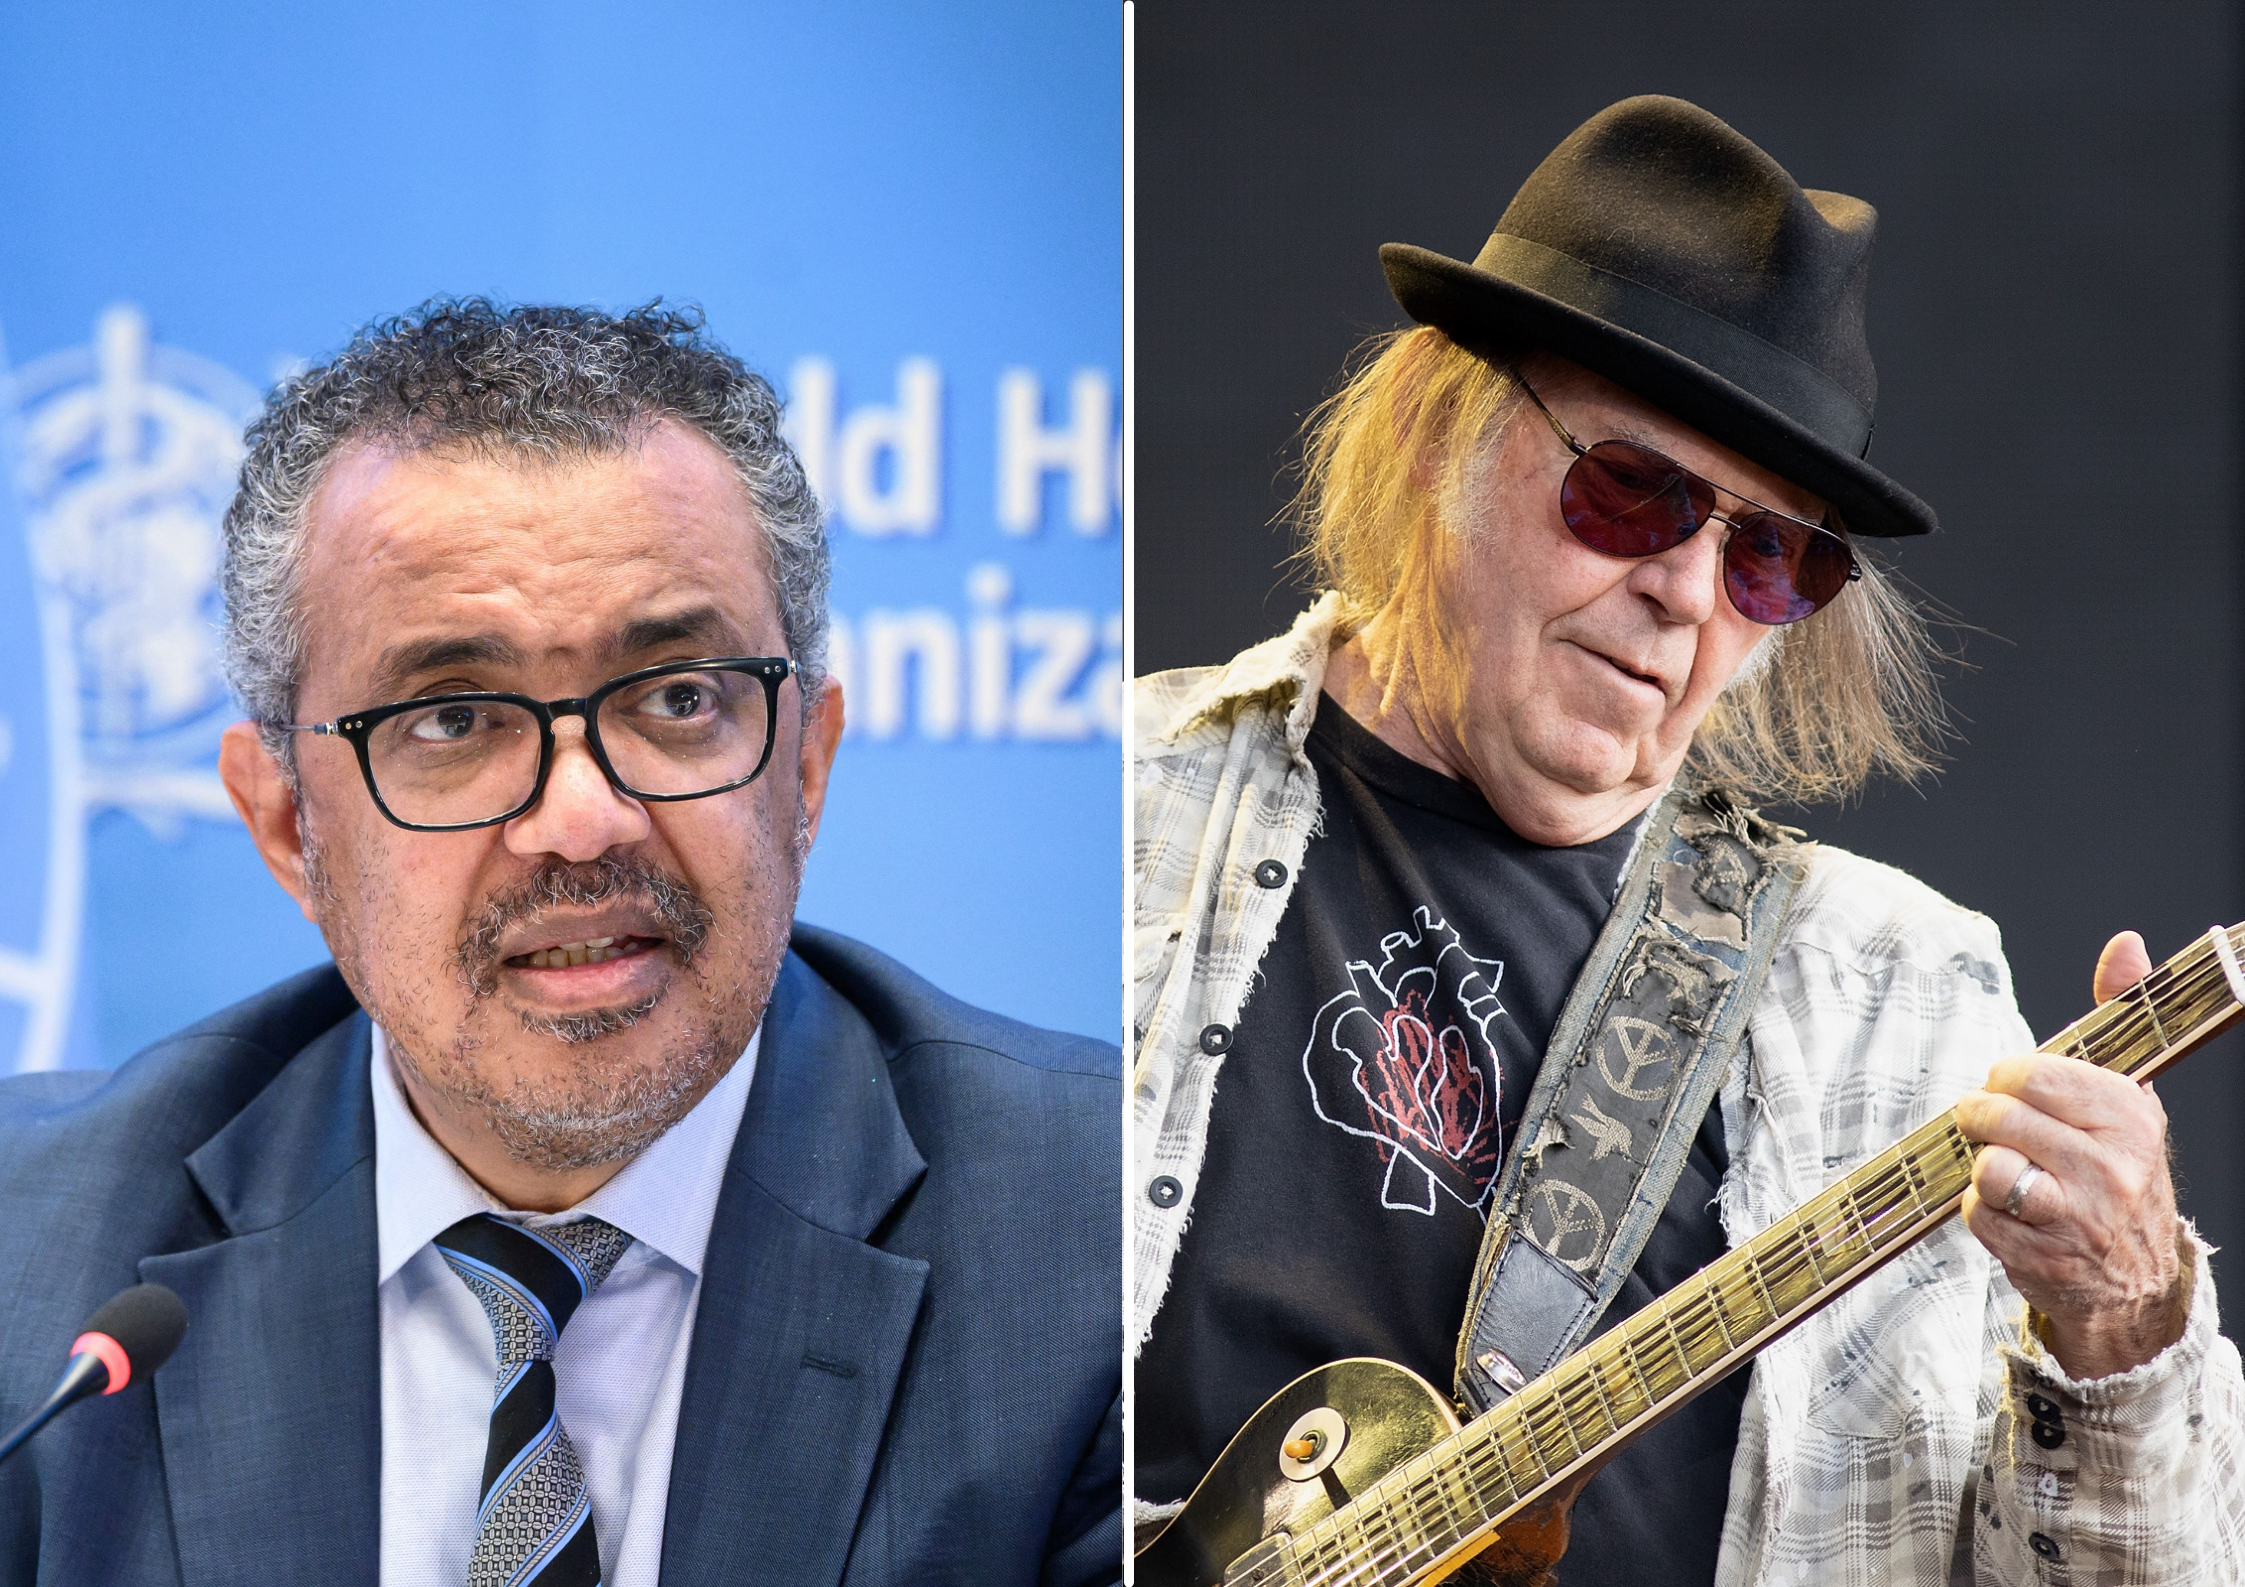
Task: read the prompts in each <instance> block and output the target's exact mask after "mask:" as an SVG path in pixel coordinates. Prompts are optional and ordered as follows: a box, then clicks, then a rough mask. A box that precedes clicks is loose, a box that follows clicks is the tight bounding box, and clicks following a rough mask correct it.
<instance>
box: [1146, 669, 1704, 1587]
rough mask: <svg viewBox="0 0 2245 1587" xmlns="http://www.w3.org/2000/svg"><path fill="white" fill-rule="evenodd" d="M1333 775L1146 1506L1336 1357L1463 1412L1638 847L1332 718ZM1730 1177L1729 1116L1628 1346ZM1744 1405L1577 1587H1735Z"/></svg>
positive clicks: (1327, 727) (1206, 1236) (1674, 1452)
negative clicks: (1434, 1392)
mask: <svg viewBox="0 0 2245 1587" xmlns="http://www.w3.org/2000/svg"><path fill="white" fill-rule="evenodd" d="M1308 751H1309V756H1310V760H1311V763H1312V764H1313V765H1314V766H1315V767H1316V768H1317V774H1318V785H1319V788H1320V790H1321V793H1322V796H1323V798H1322V803H1323V808H1324V821H1323V825H1322V827H1321V829H1320V830H1319V832H1318V833H1317V835H1316V836H1314V837H1313V838H1311V840H1310V843H1309V847H1308V849H1307V851H1306V852H1305V853H1304V855H1303V858H1302V873H1301V876H1300V877H1299V878H1298V879H1297V881H1296V883H1295V888H1294V894H1293V897H1292V898H1291V899H1290V900H1289V902H1288V905H1287V909H1286V913H1285V915H1284V917H1283V918H1282V919H1281V920H1280V922H1279V927H1278V934H1277V936H1276V937H1275V938H1274V939H1273V941H1272V943H1271V947H1270V950H1269V952H1268V953H1267V954H1266V955H1265V956H1264V959H1263V962H1262V965H1261V967H1260V978H1259V980H1258V982H1257V984H1256V985H1255V987H1254V988H1253V990H1252V991H1251V992H1250V994H1249V997H1248V1000H1247V1005H1246V1007H1245V1009H1244V1010H1243V1011H1242V1013H1241V1016H1240V1022H1239V1025H1238V1027H1237V1028H1236V1030H1235V1031H1234V1032H1233V1040H1232V1047H1231V1050H1230V1051H1229V1053H1228V1054H1227V1055H1226V1056H1225V1058H1224V1066H1223V1069H1222V1070H1221V1072H1220V1073H1219V1075H1218V1078H1217V1084H1216V1097H1215V1102H1214V1105H1213V1109H1212V1112H1211V1115H1210V1118H1209V1133H1208V1150H1207V1155H1206V1157H1205V1159H1204V1160H1203V1163H1202V1167H1201V1174H1200V1181H1199V1185H1198V1187H1197V1189H1196V1190H1195V1192H1194V1196H1193V1209H1192V1223H1191V1225H1190V1226H1189V1227H1188V1228H1187V1230H1186V1233H1185V1240H1184V1245H1183V1247H1182V1248H1181V1249H1180V1251H1179V1253H1178V1256H1177V1260H1176V1265H1175V1266H1174V1268H1173V1269H1172V1272H1171V1277H1170V1285H1169V1292H1168V1294H1167V1295H1166V1296H1165V1297H1164V1299H1163V1301H1162V1306H1161V1310H1160V1312H1159V1313H1158V1314H1157V1315H1156V1317H1155V1319H1154V1327H1153V1332H1152V1335H1151V1336H1150V1337H1149V1338H1148V1340H1147V1342H1146V1346H1145V1349H1144V1351H1143V1352H1142V1353H1141V1355H1140V1357H1139V1361H1138V1367H1137V1378H1136V1383H1137V1398H1136V1402H1135V1403H1136V1412H1135V1415H1136V1427H1137V1459H1136V1473H1137V1475H1136V1485H1137V1490H1138V1493H1139V1495H1140V1496H1141V1497H1143V1498H1146V1499H1149V1500H1152V1501H1154V1502H1157V1503H1160V1502H1166V1501H1170V1500H1176V1499H1182V1498H1184V1497H1185V1496H1186V1495H1187V1494H1188V1493H1190V1492H1191V1491H1192V1488H1193V1486H1194V1484H1195V1483H1197V1482H1198V1481H1199V1480H1200V1478H1201V1476H1202V1474H1203V1473H1205V1472H1206V1471H1207V1469H1208V1467H1209V1466H1210V1465H1211V1464H1212V1463H1213V1462H1214V1461H1215V1459H1216V1457H1217V1455H1218V1454H1220V1453H1221V1452H1222V1451H1223V1448H1224V1445H1225V1444H1226V1443H1227V1442H1228V1441H1229V1440H1230V1438H1231V1436H1232V1434H1233V1433H1235V1432H1237V1431H1238V1430H1239V1427H1240V1425H1241V1424H1242V1423H1243V1422H1245V1421H1246V1420H1247V1418H1248V1417H1249V1416H1251V1415H1253V1414H1254V1412H1255V1411H1256V1409H1257V1408H1258V1407H1259V1406H1261V1404H1262V1403H1263V1401H1264V1400H1266V1399H1268V1398H1269V1397H1270V1396H1271V1395H1272V1394H1273V1393H1275V1392H1276V1391H1277V1390H1279V1389H1280V1388H1282V1387H1284V1386H1285V1385H1286V1384H1287V1383H1289V1382H1291V1381H1292V1380H1293V1379H1294V1378H1296V1377H1298V1376H1300V1375H1301V1374H1302V1373H1304V1372H1307V1371H1309V1370H1310V1369H1311V1368H1313V1367H1318V1366H1322V1365H1324V1364H1325V1363H1326V1362H1328V1361H1333V1360H1337V1359H1339V1358H1341V1357H1344V1356H1363V1355H1369V1356H1380V1357H1384V1358H1385V1359H1387V1360H1390V1361H1395V1362H1399V1363H1401V1364H1402V1365H1404V1366H1407V1367H1410V1368H1411V1369H1412V1370H1413V1371H1415V1372H1417V1373H1419V1374H1420V1375H1421V1376H1422V1377H1424V1378H1426V1379H1427V1380H1428V1381H1429V1382H1431V1383H1432V1384H1434V1385H1435V1387H1436V1388H1438V1389H1440V1390H1442V1391H1443V1392H1444V1393H1445V1394H1447V1393H1449V1392H1450V1391H1451V1389H1452V1386H1453V1385H1452V1378H1453V1370H1452V1367H1453V1359H1454V1354H1455V1350H1456V1344H1457V1335H1458V1325H1459V1323H1460V1321H1461V1320H1462V1318H1463V1316H1464V1312H1465V1305H1466V1299H1467V1295H1466V1291H1467V1289H1468V1287H1469V1285H1470V1284H1471V1282H1472V1278H1473V1265H1474V1258H1475V1256H1476V1255H1477V1253H1478V1252H1479V1250H1480V1246H1481V1236H1482V1231H1483V1227H1484V1222H1485V1217H1486V1213H1487V1209H1488V1201H1489V1198H1490V1196H1491V1195H1492V1194H1493V1192H1494V1190H1495V1186H1496V1179H1497V1169H1498V1165H1499V1163H1500V1162H1501V1160H1502V1154H1503V1153H1504V1152H1505V1151H1507V1150H1509V1149H1510V1147H1511V1144H1512V1136H1513V1130H1514V1128H1515V1127H1516V1126H1517V1125H1518V1123H1519V1121H1520V1116H1521V1112H1522V1110H1523V1108H1524V1107H1525V1106H1526V1104H1527V1099H1528V1092H1529V1090H1530V1089H1531V1088H1532V1087H1533V1086H1534V1084H1535V1080H1536V1073H1537V1071H1538V1070H1539V1069H1540V1068H1541V1067H1542V1063H1543V1052H1544V1048H1545V1046H1546V1044H1547V1043H1548V1042H1549V1041H1550V1038H1551V1031H1552V1028H1553V1026H1555V1025H1556V1024H1557V1023H1558V1019H1559V1012H1560V1009H1561V1008H1562V1007H1563V1006H1564V1004H1565V1003H1566V1000H1567V995H1568V993H1569V992H1570V991H1571V990H1572V989H1573V987H1574V982H1575V978H1576V976H1577V975H1578V974H1579V973H1580V972H1581V969H1582V966H1583V963H1584V961H1585V960H1587V959H1588V958H1589V956H1590V949H1591V946H1592V944H1593V943H1594V942H1595V941H1596V940H1597V937H1598V933H1599V931H1600V930H1601V929H1602V928H1603V926H1604V925H1605V921H1606V916H1607V914H1608V913H1609V912H1610V910H1611V907H1612V900H1613V895H1614V892H1615V889H1616V887H1617V886H1618V885H1619V881H1620V875H1621V866H1622V862H1623V861H1624V860H1625V859H1626V858H1627V856H1628V852H1629V845H1630V841H1631V839H1632V837H1633V835H1634V832H1635V827H1634V825H1632V826H1629V827H1624V828H1623V829H1622V830H1621V831H1619V832H1616V833H1614V834H1612V835H1611V836H1608V837H1605V838H1601V839H1599V840H1598V841H1597V842H1595V843H1586V844H1583V845H1581V846H1580V847H1577V848H1546V847H1543V846H1542V845H1540V844H1535V843H1530V842H1528V841H1527V840H1526V839H1524V838H1521V837H1520V836H1518V835H1517V834H1515V833H1514V832H1512V831H1511V829H1509V828H1508V827H1506V826H1505V824H1504V823H1503V822H1502V821H1501V820H1499V819H1498V817H1497V815H1496V812H1495V811H1493V810H1491V809H1490V808H1489V806H1488V803H1487V802H1486V801H1485V800H1483V799H1482V797H1481V796H1480V794H1479V793H1477V792H1476V791H1475V790H1474V789H1473V788H1472V787H1471V786H1469V785H1468V784H1465V783H1461V782H1455V781H1453V780H1451V779H1450V778H1448V777H1445V776H1443V775H1441V774H1440V773H1439V772H1435V771H1432V770H1430V769H1428V768H1427V767H1424V766H1421V765H1419V764H1418V763H1416V762H1415V761H1412V760H1409V759H1407V758H1405V757H1404V756H1403V755H1401V754H1399V753H1397V752H1396V751H1395V750H1393V749H1390V748H1389V747H1388V746H1387V745H1385V744H1383V743H1381V742H1380V741H1379V739H1377V738H1376V737H1374V736H1373V735H1372V734H1371V733H1370V732H1369V731H1367V730H1366V729H1365V728H1364V727H1362V726H1361V725H1359V724H1358V723H1357V722H1356V721H1355V720H1354V719H1353V718H1351V717H1350V716H1349V715H1348V714H1347V713H1346V712H1345V711H1343V710H1342V709H1341V708H1340V707H1339V706H1338V705H1337V704H1335V703H1334V701H1333V700H1332V699H1331V698H1330V697H1328V698H1324V699H1321V700H1320V701H1319V702H1318V712H1317V719H1316V722H1315V724H1314V725H1313V726H1312V728H1311V730H1310V735H1309V741H1308ZM1726 1164H1727V1157H1726V1154H1725V1150H1724V1143H1723V1134H1722V1123H1721V1119H1720V1116H1719V1114H1718V1113H1715V1112H1710V1114H1709V1115H1708V1118H1707V1120H1706V1122H1705V1123H1704V1125H1703V1126H1702V1128H1701V1129H1700V1131H1699V1134H1698V1137H1697V1138H1696V1140H1695V1141H1694V1143H1693V1147H1692V1151H1691V1155H1690V1158H1689V1160H1688V1162H1687V1163H1686V1166H1685V1169H1684V1173H1683V1176H1682V1178H1681V1179H1679V1180H1678V1181H1677V1185H1676V1191H1675V1194H1674V1195H1673V1196H1672V1197H1671V1198H1670V1201H1669V1205H1668V1208H1667V1210H1666V1212H1665V1213H1664V1214H1663V1215H1662V1217H1661V1219H1660V1222H1659V1224H1658V1225H1657V1226H1656V1228H1655V1230H1654V1233H1653V1236H1652V1239H1651V1240H1650V1241H1649V1242H1648V1243H1647V1245H1646V1247H1645V1250H1644V1252H1643V1254H1642V1255H1641V1256H1640V1257H1639V1258H1638V1261H1637V1265H1636V1268H1635V1270H1634V1271H1633V1272H1632V1273H1631V1275H1630V1277H1629V1279H1628V1281H1627V1282H1626V1283H1625V1285H1624V1286H1623V1288H1622V1291H1621V1293H1620V1294H1619V1295H1618V1296H1616V1297H1615V1300H1614V1303H1613V1305H1612V1306H1611V1307H1610V1308H1609V1309H1608V1311H1607V1313H1606V1316H1605V1318H1604V1320H1603V1322H1602V1324H1601V1326H1602V1327H1604V1326H1611V1325H1612V1324H1613V1323H1615V1322H1618V1321H1620V1320H1621V1319H1622V1318H1624V1317H1626V1316H1628V1315H1629V1314H1630V1313H1632V1312H1634V1311H1636V1310H1637V1309H1638V1308H1639V1307H1640V1306H1643V1305H1644V1304H1645V1303H1646V1302H1647V1301H1649V1300H1650V1299H1652V1297H1653V1296H1654V1295H1656V1294H1658V1293H1660V1292H1662V1291H1663V1290H1666V1289H1668V1288H1670V1287H1671V1286H1673V1285H1674V1284H1676V1283H1678V1282H1680V1281H1681V1280H1682V1279H1684V1278H1686V1277H1688V1276H1690V1275H1691V1274H1692V1273H1694V1272H1696V1271H1698V1269H1699V1268H1701V1267H1703V1266H1705V1265H1706V1264H1707V1263H1708V1262H1710V1261H1712V1260H1713V1259H1714V1258H1715V1257H1716V1256H1718V1255H1720V1254H1721V1253H1722V1251H1723V1248H1724V1242H1723V1234H1722V1228H1721V1225H1720V1224H1719V1222H1718V1221H1717V1218H1716V1214H1715V1211H1714V1205H1713V1203H1714V1200H1715V1194H1716V1189H1717V1187H1718V1185H1719V1184H1720V1183H1721V1180H1722V1174H1723V1169H1724V1167H1725V1166H1726ZM1745 1382H1746V1379H1745V1375H1744V1374H1743V1373H1741V1374H1738V1375H1737V1376H1734V1377H1733V1378H1732V1379H1731V1380H1730V1381H1729V1382H1728V1383H1725V1384H1723V1385H1722V1386H1720V1387H1718V1388H1716V1389H1715V1390H1713V1391H1711V1392H1709V1393H1707V1394H1705V1395H1702V1396H1701V1397H1700V1398H1699V1399H1698V1400H1696V1401H1694V1402H1693V1403H1692V1404H1691V1405H1690V1406H1688V1407H1686V1408H1685V1409H1684V1410H1683V1411H1681V1412H1679V1413H1678V1414H1677V1415H1676V1416H1674V1417H1672V1418H1671V1419H1669V1420H1668V1421H1667V1422H1665V1423H1663V1424H1662V1425H1661V1426H1660V1427H1658V1428H1656V1429H1655V1430H1654V1431H1653V1432H1651V1433H1649V1434H1647V1435H1646V1436H1645V1437H1643V1438H1641V1439H1639V1440H1637V1441H1636V1442H1635V1443H1634V1444H1632V1445H1630V1446H1629V1447H1628V1448H1627V1449H1625V1450H1624V1451H1623V1452H1622V1453H1621V1454H1620V1455H1619V1456H1617V1457H1616V1458H1615V1459H1614V1461H1613V1463H1612V1464H1611V1465H1609V1466H1608V1467H1607V1468H1606V1469H1605V1470H1604V1471H1602V1472H1601V1473H1600V1474H1599V1475H1598V1476H1597V1477H1596V1478H1594V1479H1593V1480H1592V1481H1591V1483H1590V1485H1589V1486H1588V1487H1587V1488H1586V1489H1585V1490H1584V1492H1583V1495H1582V1497H1581V1498H1580V1499H1579V1500H1578V1501H1577V1502H1576V1505H1575V1510H1574V1532H1573V1541H1572V1542H1571V1543H1570V1545H1569V1547H1568V1550H1567V1556H1566V1559H1565V1560H1564V1561H1563V1562H1562V1565H1561V1567H1560V1573H1559V1574H1560V1579H1561V1581H1562V1582H1563V1583H1564V1584H1565V1587H1601V1584H1605V1583H1615V1584H1623V1583H1626V1584H1627V1587H1657V1584H1665V1583H1679V1584H1681V1583H1695V1584H1698V1583H1707V1582H1711V1581H1712V1580H1713V1579H1714V1575H1715V1556H1716V1552H1717V1549H1718V1546H1719V1544H1720V1540H1721V1533H1722V1523H1723V1510H1724V1504H1725V1501H1726V1499H1727V1498H1728V1496H1729V1492H1730V1463H1731V1455H1732V1452H1733V1451H1734V1449H1735V1448H1736V1447H1737V1443H1738V1416H1739V1408H1740V1405H1741V1404H1742V1403H1743V1399H1744V1390H1745Z"/></svg>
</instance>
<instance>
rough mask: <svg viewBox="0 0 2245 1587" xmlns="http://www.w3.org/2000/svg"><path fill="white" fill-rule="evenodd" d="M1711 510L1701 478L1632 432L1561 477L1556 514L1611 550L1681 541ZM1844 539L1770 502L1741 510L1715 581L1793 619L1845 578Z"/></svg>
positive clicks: (1624, 552) (1759, 610)
mask: <svg viewBox="0 0 2245 1587" xmlns="http://www.w3.org/2000/svg"><path fill="white" fill-rule="evenodd" d="M1714 510H1715V491H1714V488H1713V487H1712V486H1710V485H1709V484H1708V483H1707V482H1706V481H1705V480H1703V479H1701V478H1699V476H1698V475H1696V474H1693V473H1691V472H1690V471H1689V470H1687V469H1685V468H1683V467H1682V466H1681V465H1680V464H1678V463H1676V462H1675V461H1674V460H1673V459H1670V458H1667V457H1663V456H1662V455H1661V454H1660V453H1658V452H1655V451H1654V450H1652V449H1651V448H1650V447H1644V446H1638V445H1637V444H1635V443H1634V442H1631V441H1600V442H1599V443H1597V445H1595V446H1592V447H1590V448H1589V449H1588V450H1587V451H1585V452H1583V453H1582V454H1581V455H1579V456H1578V457H1577V458H1576V459H1575V461H1574V463H1573V465H1572V466H1571V467H1569V468H1568V470H1567V474H1566V478H1565V480H1564V481H1562V483H1561V484H1560V487H1559V511H1560V516H1561V517H1563V518H1564V519H1565V520H1566V523H1567V527H1568V529H1569V530H1571V531H1572V532H1573V533H1574V536H1575V538H1576V539H1577V540H1580V541H1581V542H1582V543H1583V544H1584V545H1586V546H1588V547H1590V549H1591V550H1593V551H1600V552H1604V553H1605V554H1606V555H1607V556H1613V557H1649V556H1657V555H1658V554H1659V553H1661V552H1663V551H1666V550H1669V549H1670V548H1672V547H1675V546H1679V545H1682V544H1683V543H1684V541H1685V540H1687V539H1689V538H1690V537H1691V536H1692V535H1693V534H1694V533H1696V532H1697V531H1698V530H1699V528H1700V526H1701V525H1702V524H1704V523H1706V522H1707V519H1708V516H1709V515H1710V514H1712V513H1713V512H1714ZM1852 566H1853V559H1852V558H1851V557H1850V555H1849V553H1848V549H1847V545H1846V542H1844V541H1843V540H1841V539H1840V537H1839V536H1837V535H1834V534H1829V533H1826V532H1824V531H1821V530H1819V529H1817V528H1815V527H1814V526H1812V525H1810V524H1805V523H1802V522H1800V521H1799V520H1797V519H1793V518H1787V517H1784V516H1783V515H1781V514H1778V513H1773V512H1752V513H1747V514H1744V515H1742V516H1741V517H1740V518H1738V519H1737V520H1736V522H1735V524H1734V525H1733V528H1732V533H1731V536H1730V539H1729V541H1728V542H1727V543H1726V544H1725V546H1724V548H1723V585H1724V588H1725V589H1726V590H1728V591H1729V593H1730V598H1731V603H1732V604H1733V605H1734V606H1736V607H1737V608H1738V610H1739V613H1740V614H1741V615H1742V616H1745V617H1747V618H1750V619H1752V620H1753V621H1755V622H1757V623H1791V622H1798V621H1799V620H1800V619H1801V618H1804V617H1806V616H1808V615H1809V614H1810V613H1811V612H1813V611H1815V610H1817V609H1818V608H1819V607H1821V606H1824V605H1825V604H1827V603H1828V602H1829V601H1830V600H1831V599H1832V597H1834V596H1835V595H1837V594H1839V593H1840V591H1841V589H1842V588H1843V587H1844V586H1845V585H1846V584H1847V579H1848V571H1849V569H1850V568H1851V567H1852Z"/></svg>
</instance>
